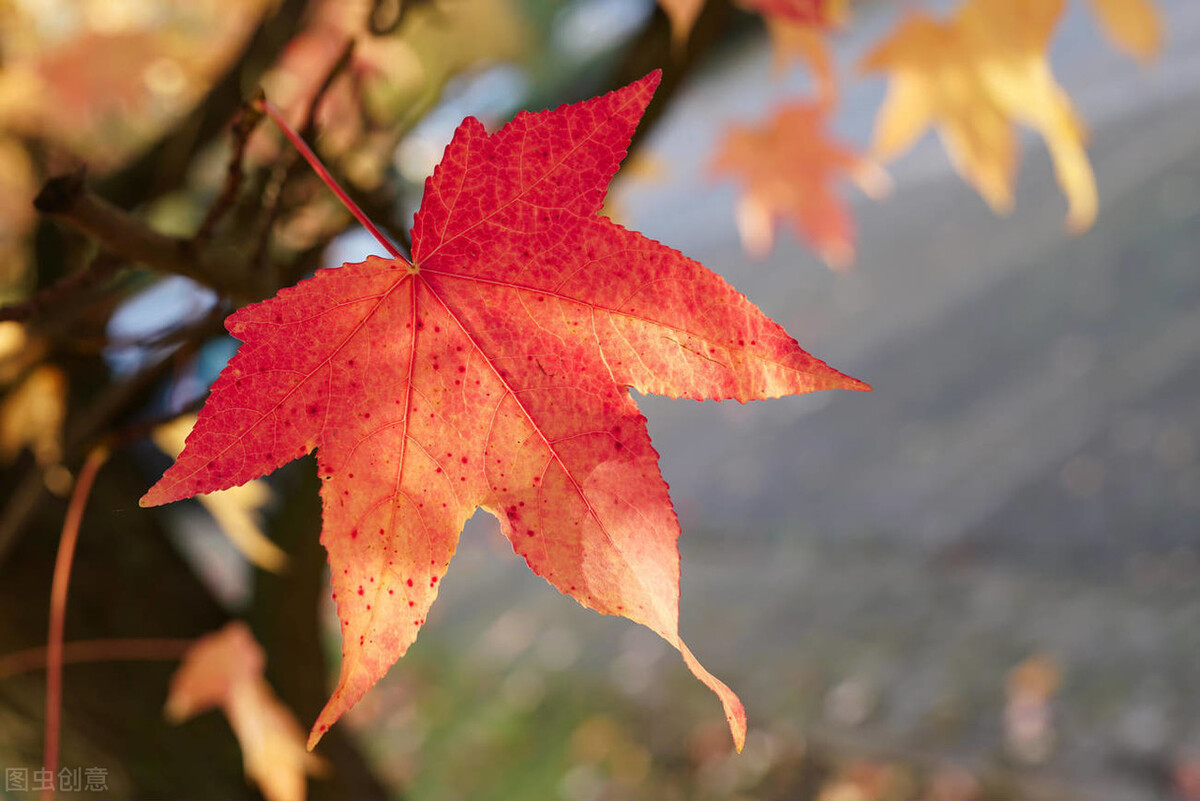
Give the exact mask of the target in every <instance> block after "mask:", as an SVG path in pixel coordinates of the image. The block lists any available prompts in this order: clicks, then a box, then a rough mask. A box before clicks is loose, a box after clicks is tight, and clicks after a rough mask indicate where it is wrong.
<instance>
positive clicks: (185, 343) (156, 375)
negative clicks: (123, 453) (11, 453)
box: [0, 307, 223, 562]
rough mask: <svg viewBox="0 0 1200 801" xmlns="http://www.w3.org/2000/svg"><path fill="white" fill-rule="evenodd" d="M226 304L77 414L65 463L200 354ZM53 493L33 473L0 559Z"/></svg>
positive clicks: (2, 523)
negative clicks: (178, 367)
mask: <svg viewBox="0 0 1200 801" xmlns="http://www.w3.org/2000/svg"><path fill="white" fill-rule="evenodd" d="M222 330H223V329H222V326H221V312H220V307H218V308H216V309H214V310H213V312H212V313H210V314H209V315H208V316H206V317H204V318H203V319H201V320H199V321H198V322H196V323H193V324H192V325H190V326H188V327H187V328H186V329H182V330H181V331H180V332H179V336H180V345H179V347H178V348H176V349H175V350H172V351H171V352H170V353H166V354H163V355H162V356H161V357H159V359H158V361H156V362H154V364H152V365H150V366H149V367H147V368H146V369H144V370H142V371H141V372H139V373H137V374H136V375H134V376H132V377H131V378H129V379H127V380H125V381H122V382H120V383H117V384H110V385H109V386H108V387H106V388H105V389H104V391H103V392H102V393H100V395H98V396H97V397H96V398H95V400H93V401H92V403H91V404H90V405H89V406H88V407H87V408H86V409H85V410H84V411H83V412H82V413H81V414H80V415H79V416H78V417H77V418H76V422H75V423H74V424H73V425H72V426H71V428H70V429H69V430H68V432H67V436H66V443H65V445H64V448H63V451H64V461H67V462H71V461H73V460H75V459H79V458H81V457H82V455H83V454H85V453H87V451H88V450H89V449H91V448H93V447H95V446H96V445H97V443H100V442H101V441H102V439H103V437H104V436H105V433H106V432H107V431H108V430H109V429H110V427H111V426H112V424H113V422H114V421H116V420H118V419H119V418H120V417H121V416H122V415H124V414H126V413H127V412H128V411H129V410H130V409H132V408H134V407H135V406H137V405H139V404H141V403H143V402H145V400H146V397H147V395H148V394H149V393H150V391H151V390H152V389H153V387H155V386H156V385H157V384H158V382H159V381H161V380H162V378H163V377H164V376H165V375H167V374H168V373H169V372H170V371H171V370H172V369H174V365H175V364H176V363H177V362H178V360H180V359H185V358H187V357H189V356H191V355H192V354H193V353H195V352H196V351H197V350H198V349H199V348H200V345H201V344H203V343H204V342H205V341H207V340H208V339H209V338H210V337H212V336H215V335H216V334H218V333H220V332H221V331H222ZM48 492H49V491H48V490H47V489H46V484H45V480H44V479H43V477H42V471H40V470H31V471H29V472H27V473H26V474H25V475H24V476H23V477H22V478H21V480H20V482H19V483H18V484H17V487H16V489H14V490H13V492H12V494H11V495H10V496H9V500H8V503H7V504H6V505H5V506H4V509H3V510H2V511H0V562H3V560H4V558H5V557H6V556H7V555H8V553H9V552H10V551H11V549H12V547H13V545H15V544H16V542H17V540H18V538H19V537H20V535H21V533H22V532H23V531H24V530H25V526H26V524H27V523H28V522H29V519H30V518H31V517H32V516H33V514H34V513H35V512H36V511H37V509H38V507H39V506H40V505H41V502H42V500H43V499H45V498H46V496H47V493H48Z"/></svg>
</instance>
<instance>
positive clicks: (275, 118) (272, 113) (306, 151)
mask: <svg viewBox="0 0 1200 801" xmlns="http://www.w3.org/2000/svg"><path fill="white" fill-rule="evenodd" d="M262 106H263V110H264V111H266V112H267V116H268V117H270V118H271V120H272V122H274V123H275V124H276V125H278V126H279V129H280V130H281V131H283V134H284V136H286V137H287V138H288V140H289V141H290V142H291V143H292V146H293V147H294V148H296V150H298V151H300V155H302V156H303V157H304V160H305V161H307V162H308V166H310V167H312V169H313V172H315V173H316V174H317V175H318V176H319V177H320V178H321V180H322V181H323V182H324V183H325V185H326V186H327V187H329V191H331V192H333V193H334V194H335V195H337V198H338V200H340V201H341V202H342V205H343V206H345V207H346V209H347V210H348V211H349V212H350V213H351V214H353V215H354V218H355V219H356V220H358V222H359V224H361V225H362V227H363V228H366V229H367V231H368V232H370V234H371V236H373V237H375V239H376V241H378V242H379V244H380V245H383V248H384V250H386V251H387V252H388V253H390V254H391V256H392V258H393V259H399V260H400V261H403V262H408V259H406V258H405V257H404V254H403V253H401V252H400V251H399V250H398V249H397V248H396V246H395V245H393V244H392V243H391V241H390V240H388V238H387V237H385V236H384V235H383V232H381V231H380V230H379V229H378V228H376V227H375V223H373V222H371V218H370V217H368V216H367V215H366V213H364V212H363V210H362V209H360V208H359V207H358V204H357V203H355V202H354V201H353V200H351V199H350V196H349V195H348V194H346V190H344V189H342V187H341V186H340V185H339V184H338V182H337V181H336V180H334V177H333V176H332V175H330V174H329V170H327V169H325V165H324V164H322V163H321V160H320V159H319V158H317V154H316V153H314V152H313V151H312V148H310V147H309V146H308V144H307V143H306V142H305V141H304V140H303V139H301V138H300V136H299V134H297V133H296V132H295V131H294V130H292V127H291V126H290V125H288V123H287V120H285V119H284V118H283V115H282V114H280V113H279V110H278V109H277V108H275V107H274V106H272V105H271V104H270V103H268V102H266V101H263V104H262Z"/></svg>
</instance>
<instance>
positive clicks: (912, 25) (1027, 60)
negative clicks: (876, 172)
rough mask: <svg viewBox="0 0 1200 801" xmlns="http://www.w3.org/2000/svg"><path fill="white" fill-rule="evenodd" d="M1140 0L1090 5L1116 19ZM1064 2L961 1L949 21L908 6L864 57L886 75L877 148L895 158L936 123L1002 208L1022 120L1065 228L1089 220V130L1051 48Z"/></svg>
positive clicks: (1008, 196)
mask: <svg viewBox="0 0 1200 801" xmlns="http://www.w3.org/2000/svg"><path fill="white" fill-rule="evenodd" d="M1136 5H1142V6H1145V3H1144V2H1142V0H1137V2H1130V0H1100V2H1098V3H1097V4H1096V7H1097V9H1101V8H1103V9H1105V10H1106V12H1105V13H1106V14H1108V15H1109V18H1111V19H1113V20H1117V21H1120V20H1124V19H1126V16H1123V15H1127V14H1128V13H1129V9H1131V8H1133V7H1134V6H1136ZM1064 9H1065V0H966V2H964V3H963V4H962V5H961V6H960V7H959V9H958V11H957V13H956V14H955V15H954V16H953V17H952V18H951V19H949V20H946V21H942V20H938V19H935V18H933V17H931V16H929V15H927V14H925V13H923V12H919V11H910V12H909V13H908V14H907V15H906V17H905V18H904V19H903V20H902V21H901V22H900V24H899V26H898V27H897V28H896V30H895V31H894V32H893V33H892V34H891V35H890V36H889V37H887V39H885V40H884V41H883V42H881V43H880V44H879V45H878V46H876V47H875V48H874V50H873V51H872V52H871V53H869V54H868V55H867V56H866V58H865V59H864V60H863V64H862V66H863V67H864V68H865V69H866V70H868V71H879V72H886V73H887V74H888V75H889V78H890V87H889V92H888V96H887V99H886V101H885V103H884V106H883V108H882V109H881V110H880V112H879V116H878V118H877V119H876V124H875V150H876V152H877V153H878V155H879V156H880V157H881V158H885V159H890V158H894V157H895V156H897V155H899V154H901V153H903V152H904V151H906V150H907V149H908V148H909V147H910V146H911V145H912V144H913V143H914V142H915V141H916V139H917V138H918V137H919V136H920V135H921V134H922V133H923V132H924V131H925V130H926V129H927V128H929V127H931V126H933V127H936V128H937V130H938V133H939V134H940V135H941V138H942V141H943V142H944V144H945V146H946V151H947V153H948V154H949V155H950V160H951V162H952V163H953V164H954V167H955V169H956V170H957V171H958V172H959V174H961V175H962V176H963V178H964V179H966V181H967V182H968V183H970V184H971V185H972V186H973V187H975V189H976V190H977V191H978V192H979V193H980V194H981V195H982V196H983V197H984V199H986V200H987V202H988V203H989V204H990V205H991V206H992V208H993V209H995V210H996V211H997V212H999V213H1007V212H1008V211H1009V210H1010V209H1011V208H1012V205H1013V184H1014V181H1015V176H1016V168H1017V165H1018V162H1019V149H1020V145H1019V142H1018V139H1017V132H1016V130H1015V127H1014V124H1021V125H1024V126H1027V127H1029V128H1031V129H1033V130H1035V131H1037V132H1038V133H1039V134H1040V135H1041V136H1042V138H1043V139H1044V140H1045V142H1046V146H1047V147H1048V148H1049V150H1050V156H1051V158H1052V159H1053V161H1054V168H1055V172H1056V174H1057V178H1058V183H1059V185H1060V186H1061V187H1062V190H1063V193H1064V194H1065V195H1066V197H1067V201H1068V205H1069V211H1068V216H1067V223H1068V226H1069V227H1070V228H1071V229H1072V230H1073V231H1084V230H1086V229H1087V228H1089V227H1091V225H1092V223H1093V222H1094V220H1095V218H1096V212H1097V204H1098V200H1097V193H1096V182H1095V178H1094V176H1093V174H1092V168H1091V164H1090V163H1089V162H1088V157H1087V153H1086V151H1085V149H1084V145H1085V140H1086V131H1085V128H1084V124H1083V122H1082V120H1080V118H1079V115H1078V114H1077V113H1076V111H1075V109H1074V107H1073V106H1072V104H1071V101H1070V98H1069V97H1068V96H1067V94H1066V92H1065V91H1063V89H1062V87H1061V86H1059V85H1058V83H1057V82H1056V81H1055V78H1054V75H1053V73H1052V71H1051V68H1050V63H1049V60H1048V54H1047V50H1048V48H1049V44H1050V39H1051V36H1052V35H1053V33H1054V31H1055V29H1056V27H1057V26H1058V23H1059V20H1060V18H1061V17H1062V14H1063V11H1064ZM1144 13H1145V14H1150V15H1153V9H1152V8H1149V7H1148V6H1147V7H1146V8H1145V9H1144ZM1143 39H1144V38H1143ZM1140 41H1143V40H1140ZM1143 44H1144V41H1143ZM1146 46H1147V47H1150V46H1157V45H1156V44H1154V45H1146Z"/></svg>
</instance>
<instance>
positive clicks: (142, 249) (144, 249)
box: [33, 170, 244, 294]
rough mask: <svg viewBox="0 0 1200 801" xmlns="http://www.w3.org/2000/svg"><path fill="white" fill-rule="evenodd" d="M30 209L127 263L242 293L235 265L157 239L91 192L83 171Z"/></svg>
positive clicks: (55, 185)
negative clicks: (91, 240) (62, 224)
mask: <svg viewBox="0 0 1200 801" xmlns="http://www.w3.org/2000/svg"><path fill="white" fill-rule="evenodd" d="M33 205H34V208H36V209H37V210H38V211H40V212H42V213H43V214H46V215H49V216H51V217H54V218H55V219H56V220H58V221H59V222H62V223H65V224H66V225H69V226H71V227H72V228H75V229H76V230H78V231H81V232H83V233H85V234H87V235H88V236H90V237H92V238H93V239H95V240H96V241H97V242H99V243H100V246H101V247H103V248H105V249H106V250H109V251H111V252H113V253H116V254H119V255H120V256H121V257H123V258H125V259H127V260H128V261H130V262H136V263H138V264H142V265H145V266H146V267H150V268H151V269H154V270H158V271H159V272H164V273H171V274H174V275H182V276H186V277H187V278H191V279H192V280H193V281H197V282H199V283H201V284H205V285H206V286H210V287H212V288H213V289H215V290H217V291H218V292H221V293H223V294H237V293H238V292H239V290H241V289H243V286H242V284H243V283H244V280H242V279H239V277H238V276H237V274H236V273H235V271H234V268H237V267H239V266H240V264H239V263H238V261H237V260H231V259H222V258H219V257H218V256H217V255H216V254H214V253H213V252H212V249H211V248H205V249H202V250H197V249H196V248H193V247H192V244H191V242H190V241H189V240H186V239H179V238H177V237H173V236H167V235H165V234H160V233H159V232H158V231H155V230H154V229H152V228H150V227H149V226H148V225H146V224H145V223H143V222H142V221H141V220H139V219H138V218H136V217H134V216H133V215H131V214H129V213H128V212H126V211H123V210H122V209H119V208H117V207H116V206H114V205H113V204H111V203H109V202H108V201H107V200H105V199H104V198H102V197H100V196H99V195H96V194H95V193H93V192H91V191H90V190H89V189H88V188H87V186H86V184H85V181H84V171H82V170H80V171H78V172H74V173H71V174H70V175H61V176H58V177H56V178H51V179H50V180H49V181H47V182H46V184H45V185H44V186H43V187H42V191H41V192H39V193H38V196H37V197H36V198H34V201H33Z"/></svg>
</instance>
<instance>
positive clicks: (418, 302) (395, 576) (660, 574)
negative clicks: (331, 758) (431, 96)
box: [142, 73, 866, 748]
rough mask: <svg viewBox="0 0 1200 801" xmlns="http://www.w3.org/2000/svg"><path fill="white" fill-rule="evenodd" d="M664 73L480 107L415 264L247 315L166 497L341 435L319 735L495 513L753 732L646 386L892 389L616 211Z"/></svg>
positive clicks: (553, 569)
mask: <svg viewBox="0 0 1200 801" xmlns="http://www.w3.org/2000/svg"><path fill="white" fill-rule="evenodd" d="M657 83H658V74H657V73H653V74H651V75H649V76H647V77H646V78H643V79H642V80H640V81H638V82H637V83H634V84H632V85H630V86H628V87H626V88H624V89H621V90H618V91H616V92H612V93H611V94H607V95H604V96H602V97H597V98H593V99H591V100H588V101H586V102H583V103H579V104H576V105H573V106H563V107H561V108H559V109H557V110H555V111H546V112H541V113H538V114H529V113H522V114H519V115H517V117H516V119H514V120H513V121H512V122H511V123H509V124H508V125H506V126H505V127H504V128H503V129H501V130H500V131H499V132H497V133H495V134H493V135H490V136H489V135H488V134H487V133H486V132H485V131H484V129H483V126H482V125H481V124H480V123H479V122H478V121H477V120H475V119H474V118H468V119H467V120H465V121H464V122H463V123H462V125H460V126H459V128H458V130H457V131H456V132H455V135H454V138H453V140H452V141H451V143H450V145H449V146H448V147H447V148H446V152H445V155H444V157H443V159H442V163H441V164H440V165H439V166H438V168H437V170H436V171H435V172H434V174H433V176H432V177H431V178H430V179H429V180H428V181H427V182H426V185H425V197H424V200H423V202H422V205H421V209H420V211H419V212H418V213H417V216H416V221H415V225H414V227H413V232H412V241H413V259H412V262H411V263H410V262H409V261H407V260H406V259H404V258H403V257H401V256H399V255H396V257H395V258H390V259H385V258H379V257H371V258H369V259H367V260H366V261H365V262H362V263H361V264H347V265H345V266H343V267H342V268H340V269H333V270H321V271H319V272H318V273H317V274H316V276H314V277H313V278H311V279H309V280H307V281H303V282H301V283H300V284H298V285H297V286H295V287H292V288H290V289H283V290H281V291H280V292H279V294H278V295H277V296H276V297H274V298H272V299H270V300H267V301H265V302H263V303H257V304H254V305H251V306H247V307H246V308H244V309H242V310H240V311H238V312H236V313H235V314H233V315H232V316H230V318H229V319H228V321H227V323H226V325H227V327H228V329H229V331H230V333H231V334H233V335H234V336H235V337H237V338H238V339H240V340H242V341H243V342H244V343H245V344H243V345H242V347H241V348H240V349H239V351H238V353H237V355H236V356H234V358H233V359H232V360H231V361H230V363H229V365H228V366H227V367H226V368H225V370H224V372H223V373H222V374H221V376H220V377H219V378H218V379H217V381H216V382H215V383H214V384H213V388H212V394H211V396H210V397H209V399H208V402H207V404H206V405H205V407H204V409H203V411H201V413H200V417H199V420H198V422H197V424H196V427H195V429H194V430H193V432H192V434H191V436H190V437H189V438H188V441H187V446H186V448H185V449H184V451H183V453H182V454H181V455H180V457H179V459H178V461H176V463H175V464H174V465H173V466H172V467H171V468H170V469H169V470H168V471H167V473H166V474H165V475H164V476H163V477H162V479H161V480H160V481H159V482H158V483H157V484H155V486H154V487H153V488H151V490H150V491H149V492H148V493H147V494H146V496H145V497H144V498H143V499H142V503H143V504H144V505H148V506H152V505H156V504H162V503H168V502H170V501H174V500H177V499H180V498H185V497H188V496H191V495H195V494H197V493H202V492H211V491H213V490H217V489H222V488H225V487H230V486H233V485H236V484H240V483H242V482H245V481H247V480H249V479H251V478H254V477H257V476H261V475H263V474H264V473H267V472H269V471H271V470H273V469H275V468H277V467H279V466H280V465H282V464H284V463H285V462H288V461H290V460H292V459H295V458H297V457H299V456H302V455H304V454H306V453H308V452H310V451H312V450H313V449H314V448H316V449H317V458H318V464H319V471H320V475H321V478H322V479H323V480H324V485H323V487H322V491H321V495H322V501H323V504H324V529H323V532H322V535H321V541H322V543H324V545H325V547H326V548H327V550H328V552H329V562H330V566H331V568H332V575H333V592H334V598H335V600H336V601H337V608H338V617H339V618H340V620H341V627H342V638H343V644H342V671H341V678H340V679H339V681H338V686H337V689H336V690H335V691H334V694H333V697H332V698H331V699H330V700H329V703H328V704H327V705H326V707H325V709H324V710H323V711H322V712H321V715H320V717H319V718H318V719H317V722H316V724H315V725H314V727H313V731H312V734H311V735H310V739H309V742H310V745H312V744H315V743H316V741H317V740H319V739H320V737H321V734H322V733H323V732H324V731H325V730H326V729H327V728H328V727H329V725H330V724H332V723H333V722H334V721H336V720H337V719H338V718H339V717H340V716H341V715H342V713H344V712H345V711H346V710H347V709H349V708H350V707H351V706H352V705H353V704H354V703H355V702H357V701H358V699H359V698H361V697H362V695H363V694H364V693H365V692H366V691H367V690H368V689H369V688H370V687H371V686H372V685H373V684H374V683H375V682H376V681H377V680H378V679H379V678H380V677H381V676H383V674H384V673H385V672H386V671H387V670H388V668H389V667H390V666H391V665H392V663H393V662H395V661H396V659H398V658H399V657H400V656H402V655H403V654H404V652H405V651H406V650H407V649H408V647H409V645H411V644H412V642H413V640H414V639H415V638H416V636H417V631H418V630H419V629H420V627H421V624H422V623H424V621H425V616H426V614H427V613H428V611H429V607H430V605H431V604H432V603H433V600H434V598H435V597H436V596H437V588H438V582H439V580H440V579H441V578H442V576H443V575H444V574H445V571H446V567H447V565H448V564H449V562H450V557H451V556H452V555H453V553H454V549H455V546H456V543H457V540H458V535H459V532H460V531H461V529H462V526H463V523H465V522H466V520H467V518H469V517H471V515H472V514H473V513H474V511H475V509H476V508H478V507H482V508H484V509H486V510H487V511H488V512H489V513H491V514H492V515H494V516H495V517H496V518H497V519H499V521H500V525H501V530H502V531H503V533H504V535H505V536H506V537H508V539H509V540H510V541H511V542H512V545H513V549H514V550H515V551H516V552H517V553H518V554H520V555H521V556H522V557H524V559H525V560H526V562H527V563H528V564H529V566H530V567H531V568H532V569H533V571H534V572H535V573H537V574H538V575H539V576H542V577H543V578H545V579H546V580H547V581H549V582H550V583H551V584H552V585H554V586H555V587H557V588H558V589H559V590H561V591H562V592H564V593H567V594H569V595H571V596H572V597H574V598H575V599H576V600H578V601H579V602H580V603H581V604H583V605H584V606H587V607H589V608H592V609H596V610H598V611H600V612H604V613H607V614H615V615H624V616H625V617H628V618H630V619H631V620H635V621H637V622H639V623H642V624H644V625H646V626H648V627H650V628H651V629H653V630H654V631H656V632H658V633H659V634H660V635H662V637H663V638H665V639H666V640H667V641H668V642H670V643H671V644H672V645H674V646H676V647H678V648H679V650H680V652H681V653H682V654H683V658H684V660H685V661H686V663H687V665H688V667H689V668H691V670H692V672H693V673H695V674H696V675H697V676H698V677H699V678H700V679H701V680H702V681H703V682H704V683H705V684H707V685H708V686H709V687H710V688H712V689H713V691H715V692H716V693H717V695H718V696H719V697H720V698H721V701H722V703H723V704H724V706H725V712H726V716H727V718H728V719H729V723H730V726H731V728H732V730H733V733H734V738H735V741H736V743H737V745H738V747H739V748H740V746H741V744H742V742H743V740H744V736H745V726H746V723H745V713H744V712H743V710H742V705H741V702H740V701H738V699H737V696H735V695H734V694H733V693H732V692H731V691H730V690H729V688H727V687H726V686H725V685H724V684H722V683H721V682H720V681H718V680H717V679H716V678H714V677H713V676H712V675H711V674H710V673H709V672H708V671H706V670H705V669H704V668H703V667H701V665H700V663H699V662H698V661H697V660H696V659H695V657H693V656H692V654H691V652H690V651H689V650H688V649H687V647H686V646H685V645H684V644H683V642H682V640H680V638H679V633H678V604H679V553H678V550H677V548H676V539H677V538H678V536H679V525H678V523H677V521H676V518H675V513H674V510H673V509H672V507H671V502H670V499H669V497H668V495H667V485H666V482H664V481H663V479H662V476H661V474H660V472H659V468H658V454H657V453H656V452H655V451H654V448H653V447H652V446H651V444H650V437H649V434H648V433H647V431H646V426H645V418H644V417H642V415H641V414H640V413H639V412H638V409H637V406H636V405H635V404H634V402H633V399H632V398H631V397H630V395H629V391H628V388H629V387H633V388H636V389H637V390H639V391H640V392H647V393H648V392H653V393H657V394H661V395H669V396H672V397H686V398H694V399H697V400H699V399H703V398H715V399H720V398H737V399H738V400H742V401H747V400H751V399H754V398H769V397H777V396H780V395H787V394H793V393H799V392H808V391H811V390H817V389H826V388H833V387H842V388H852V389H865V388H866V387H865V385H863V384H862V383H860V382H858V381H856V380H854V379H852V378H848V377H846V376H843V375H842V374H840V373H838V372H837V371H836V370H833V369H832V368H830V367H828V366H827V365H825V364H824V363H823V362H821V361H819V360H817V359H815V358H813V357H812V356H809V355H808V354H807V353H805V352H804V351H803V350H801V349H800V347H799V346H798V345H797V344H796V342H795V341H794V340H793V339H792V338H791V337H789V336H788V335H787V333H786V332H785V331H784V330H783V329H782V328H781V327H780V326H778V325H777V324H775V323H774V322H772V321H771V320H769V319H768V318H767V317H766V316H765V315H763V314H762V313H761V312H760V311H759V310H758V309H757V308H755V307H754V305H753V304H751V303H750V302H749V301H748V300H747V299H746V298H745V297H744V296H742V295H741V294H739V293H738V292H737V291H735V290H734V289H733V288H732V287H730V286H729V285H728V284H726V283H725V282H724V281H723V280H722V279H721V278H720V277H718V276H717V275H715V274H714V273H712V272H710V271H709V270H707V269H706V268H705V267H703V266H702V265H700V264H698V263H696V262H694V261H692V260H690V259H688V258H687V257H685V256H683V255H682V254H680V253H678V252H676V251H674V250H671V249H669V248H666V247H664V246H662V245H660V244H659V243H657V242H654V241H652V240H649V239H647V238H645V237H643V236H641V235H640V234H637V233H634V232H632V231H627V230H625V229H623V228H621V227H620V226H617V225H615V224H614V223H612V222H611V221H609V220H608V219H606V218H604V217H601V216H599V215H598V214H597V211H598V209H599V208H600V205H601V203H602V201H603V199H604V193H605V189H606V187H607V185H608V182H609V180H610V179H611V178H612V176H613V174H614V173H615V172H616V170H617V166H618V165H619V163H620V161H621V159H622V158H624V156H625V149H626V147H627V146H628V142H629V138H630V135H631V134H632V133H633V130H634V128H635V126H636V125H637V122H638V120H639V119H640V118H641V115H642V112H643V110H644V109H645V106H646V103H647V102H649V100H650V97H651V95H652V94H653V92H654V88H655V86H656V85H657ZM389 249H390V246H389Z"/></svg>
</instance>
